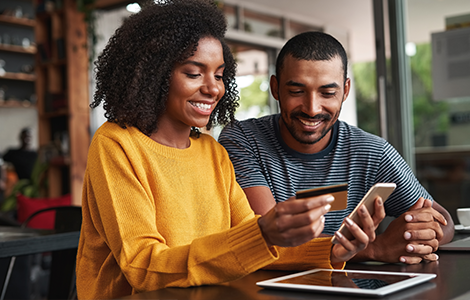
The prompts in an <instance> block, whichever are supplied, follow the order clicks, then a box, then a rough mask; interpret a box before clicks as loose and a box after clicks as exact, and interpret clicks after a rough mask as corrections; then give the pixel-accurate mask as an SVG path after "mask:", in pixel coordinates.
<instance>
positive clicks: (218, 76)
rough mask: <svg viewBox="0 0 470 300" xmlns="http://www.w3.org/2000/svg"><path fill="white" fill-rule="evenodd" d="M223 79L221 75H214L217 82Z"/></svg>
mask: <svg viewBox="0 0 470 300" xmlns="http://www.w3.org/2000/svg"><path fill="white" fill-rule="evenodd" d="M223 78H224V77H223V76H222V75H215V79H216V80H217V81H219V80H222V79H223Z"/></svg>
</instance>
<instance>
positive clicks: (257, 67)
mask: <svg viewBox="0 0 470 300" xmlns="http://www.w3.org/2000/svg"><path fill="white" fill-rule="evenodd" d="M230 47H231V49H232V52H233V53H234V55H235V58H236V60H237V64H238V67H237V77H236V80H237V85H238V88H239V90H240V106H239V107H238V109H237V111H236V114H235V116H236V118H237V119H238V120H244V119H248V118H257V117H261V116H264V115H267V114H269V113H270V110H269V100H268V93H269V80H268V56H267V53H266V52H265V51H264V50H262V49H258V48H254V47H250V46H245V45H241V44H231V45H230Z"/></svg>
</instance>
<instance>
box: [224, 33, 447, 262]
mask: <svg viewBox="0 0 470 300" xmlns="http://www.w3.org/2000/svg"><path fill="white" fill-rule="evenodd" d="M347 64H348V62H347V56H346V52H345V50H344V48H343V47H342V45H341V44H340V43H339V42H338V41H337V40H336V39H334V38H333V37H332V36H330V35H328V34H325V33H321V32H306V33H302V34H299V35H297V36H295V37H293V38H292V39H290V40H289V41H288V42H287V43H286V45H285V46H284V47H283V49H282V50H281V52H280V53H279V56H278V58H277V62H276V75H275V76H274V75H273V76H272V77H271V80H270V87H271V93H272V95H273V97H274V98H275V99H276V100H277V101H279V106H280V111H281V113H280V114H278V115H271V116H266V117H262V118H259V119H250V120H246V121H241V122H238V121H236V122H234V124H233V125H232V126H227V127H225V128H224V130H223V131H222V133H221V135H220V137H219V142H220V143H221V144H222V145H223V146H224V147H225V148H226V149H227V151H228V153H229V155H230V158H231V160H232V162H233V164H234V167H235V172H236V174H237V181H238V182H239V184H240V185H241V186H242V188H243V189H244V191H245V193H246V195H247V197H248V199H249V201H250V204H251V207H252V208H253V210H254V211H255V213H257V214H261V215H263V214H264V213H266V212H267V211H268V210H269V209H270V208H271V207H272V206H274V204H275V203H276V202H282V201H284V200H286V199H287V198H289V197H292V196H293V195H295V191H297V190H301V189H307V188H312V187H317V186H324V185H330V184H338V183H343V182H347V183H348V184H349V185H348V207H347V209H345V210H341V211H335V212H329V213H328V214H327V215H326V224H325V229H324V230H323V233H324V234H328V235H332V234H334V232H335V231H336V230H337V229H338V228H339V226H340V224H341V222H342V221H343V219H344V218H345V217H346V216H347V215H348V214H349V213H350V212H351V211H352V210H353V209H354V207H355V206H356V205H357V204H358V203H359V201H360V200H361V199H362V197H363V196H364V195H365V194H366V192H367V191H368V190H369V188H370V187H371V186H372V185H374V184H375V183H378V182H394V183H396V185H397V189H396V190H395V191H394V192H393V193H392V195H391V196H390V197H389V199H388V200H387V202H385V209H386V213H387V215H389V216H393V217H396V219H395V220H394V221H392V222H391V224H390V225H389V226H388V227H387V229H386V230H385V231H384V232H383V233H382V234H380V235H379V236H377V239H376V240H375V241H374V242H373V243H371V244H369V246H368V247H367V248H366V249H365V250H363V251H361V252H359V253H358V254H357V255H356V256H355V258H354V260H356V261H364V260H377V261H384V262H403V263H407V264H414V263H419V262H421V261H422V260H427V261H435V260H437V259H438V256H437V255H436V254H434V253H433V252H435V251H436V250H437V248H438V246H439V243H446V242H449V241H450V240H451V239H452V237H453V226H454V225H453V222H452V218H451V217H450V215H449V213H448V212H447V211H446V210H445V209H444V208H443V207H442V206H440V205H439V204H438V203H437V202H435V201H432V198H431V196H430V195H429V194H428V192H427V191H426V190H425V189H424V188H423V187H422V186H421V185H420V184H419V182H418V180H417V179H416V178H415V176H414V175H413V173H412V171H411V169H410V168H409V167H408V165H407V164H406V163H405V161H404V160H403V158H402V157H401V156H400V155H399V154H398V152H397V151H396V150H395V149H394V148H393V147H392V146H391V145H390V144H389V143H387V142H386V141H385V140H383V139H382V138H379V137H377V136H374V135H371V134H369V133H366V132H364V131H362V130H360V129H358V128H356V127H354V126H350V125H348V124H347V123H345V122H342V121H338V116H339V114H340V111H341V106H342V103H343V102H344V101H345V100H346V98H347V96H348V94H349V90H350V87H351V82H350V79H349V78H347Z"/></svg>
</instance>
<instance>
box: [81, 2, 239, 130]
mask: <svg viewBox="0 0 470 300" xmlns="http://www.w3.org/2000/svg"><path fill="white" fill-rule="evenodd" d="M160 2H161V3H160V4H153V1H152V4H149V5H148V6H145V7H144V8H143V9H142V10H141V11H140V12H139V13H137V14H135V15H132V16H130V17H129V18H128V19H127V20H125V22H124V23H123V25H122V26H121V27H120V28H118V29H117V30H116V32H115V33H114V35H113V36H112V37H111V39H110V40H109V42H108V44H107V46H106V48H105V49H104V50H103V53H102V54H101V55H100V56H99V57H98V60H97V61H96V62H95V67H96V69H95V72H96V92H95V94H94V99H93V102H92V103H91V105H90V107H92V108H95V107H97V106H99V105H100V104H101V102H103V108H104V110H105V111H106V113H105V117H106V118H107V119H108V121H110V122H115V123H117V124H119V125H120V126H121V127H123V128H126V126H134V127H136V128H138V129H139V130H140V131H141V132H143V133H144V134H146V135H150V134H152V133H154V132H156V131H157V129H158V128H157V125H158V121H159V119H160V117H161V116H162V115H163V113H164V112H165V107H166V100H167V98H168V90H169V86H170V80H171V72H172V70H173V68H174V66H175V65H176V64H177V63H181V62H183V61H184V60H186V59H187V58H188V57H190V56H192V55H193V54H194V52H195V51H196V49H197V46H198V41H199V40H200V39H201V38H205V37H213V38H215V39H217V40H219V41H220V42H221V44H222V49H223V55H224V61H225V70H224V73H223V82H224V85H225V94H224V96H223V97H222V98H221V99H220V100H219V102H218V104H217V106H216V107H215V109H214V111H213V112H212V114H211V116H210V118H209V122H208V124H207V126H206V128H207V129H210V128H212V127H213V126H214V125H216V124H220V125H226V124H228V123H230V122H231V121H233V120H234V113H235V110H236V108H237V107H238V91H237V86H236V83H235V71H236V62H235V60H234V58H233V56H232V53H231V52H230V49H229V47H228V46H227V44H226V42H225V41H224V35H225V31H226V29H227V25H226V19H225V17H224V15H223V13H222V11H221V10H220V9H219V8H217V6H216V5H215V4H214V3H213V1H206V0H169V1H160Z"/></svg>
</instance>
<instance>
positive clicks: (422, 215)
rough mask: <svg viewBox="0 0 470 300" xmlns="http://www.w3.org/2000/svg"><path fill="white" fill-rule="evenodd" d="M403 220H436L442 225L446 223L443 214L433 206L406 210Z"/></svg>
mask: <svg viewBox="0 0 470 300" xmlns="http://www.w3.org/2000/svg"><path fill="white" fill-rule="evenodd" d="M405 220H406V221H407V222H433V221H437V222H439V223H441V224H442V225H447V220H446V218H444V216H443V215H442V214H441V213H440V212H438V211H437V210H435V209H433V208H424V209H421V210H415V211H408V212H406V213H405Z"/></svg>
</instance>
